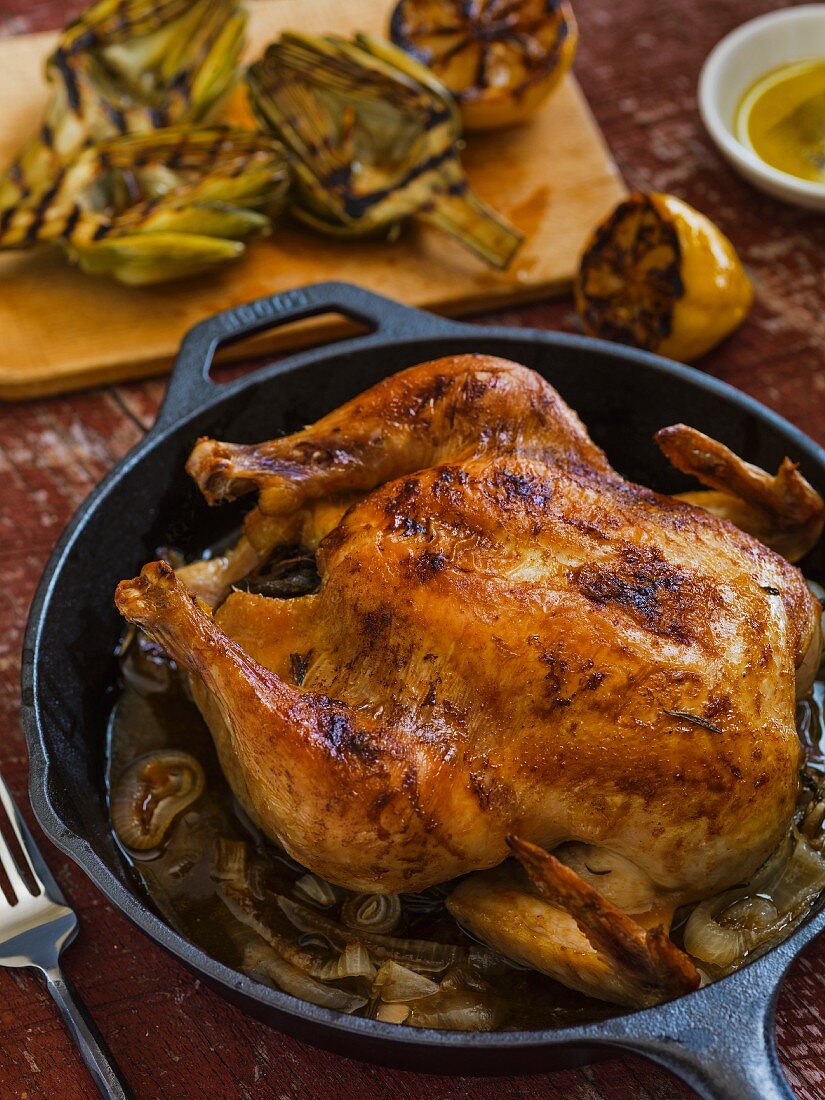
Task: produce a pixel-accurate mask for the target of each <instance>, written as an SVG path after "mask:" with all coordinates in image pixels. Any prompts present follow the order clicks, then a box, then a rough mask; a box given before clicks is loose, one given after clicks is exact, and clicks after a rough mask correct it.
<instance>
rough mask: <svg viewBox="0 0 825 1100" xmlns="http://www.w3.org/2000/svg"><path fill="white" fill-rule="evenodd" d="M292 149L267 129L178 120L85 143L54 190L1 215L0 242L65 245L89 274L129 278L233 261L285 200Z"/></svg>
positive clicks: (155, 277) (135, 281)
mask: <svg viewBox="0 0 825 1100" xmlns="http://www.w3.org/2000/svg"><path fill="white" fill-rule="evenodd" d="M288 188H289V166H288V162H287V156H286V151H285V150H284V148H283V146H282V145H281V144H280V142H278V141H276V140H275V139H274V138H272V137H271V136H269V135H266V134H259V133H256V132H254V131H252V130H241V129H235V128H232V127H227V126H220V127H212V128H192V127H188V126H172V127H167V128H166V129H163V130H158V131H155V132H152V133H144V134H127V135H124V136H122V137H118V138H113V139H110V140H109V141H105V142H101V143H100V144H98V145H95V146H92V147H90V148H89V149H86V150H84V151H83V152H82V153H80V154H78V156H77V157H76V158H75V159H74V160H73V161H72V162H71V163H70V164H69V165H68V166H66V167H65V168H64V169H62V170H61V171H60V173H59V175H58V177H57V178H56V180H55V182H54V184H53V185H52V187H51V188H50V189H49V190H48V191H46V192H44V193H43V194H41V195H37V196H31V197H30V198H29V200H28V201H25V202H21V203H18V204H16V205H15V206H10V207H8V208H7V209H6V211H5V212H4V213H3V214H2V215H0V248H6V249H10V248H12V249H13V248H26V247H28V246H30V245H33V244H36V243H38V242H42V241H53V242H55V243H57V244H60V245H62V246H63V247H64V248H65V249H66V251H67V252H68V254H69V256H70V257H71V258H72V259H73V260H75V261H76V262H77V263H78V264H79V265H80V267H81V268H82V269H83V270H84V271H87V272H89V273H90V274H105V275H112V276H114V278H116V279H118V280H119V281H120V282H123V283H129V284H132V285H142V284H147V283H157V282H163V281H166V280H169V279H177V278H181V277H183V276H185V275H193V274H197V273H199V272H202V271H206V270H207V269H209V268H211V267H214V266H215V265H216V264H220V263H223V262H225V261H227V260H232V259H235V258H237V257H238V256H240V255H241V254H242V253H243V251H244V243H243V242H244V241H245V240H246V239H247V238H249V237H251V236H254V235H257V234H261V233H265V232H267V231H268V230H269V227H270V221H269V219H270V217H271V216H274V215H276V214H278V213H279V212H280V211H281V210H282V209H283V207H284V205H285V203H286V196H287V191H288Z"/></svg>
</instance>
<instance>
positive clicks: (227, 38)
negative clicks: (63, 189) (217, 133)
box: [0, 0, 246, 210]
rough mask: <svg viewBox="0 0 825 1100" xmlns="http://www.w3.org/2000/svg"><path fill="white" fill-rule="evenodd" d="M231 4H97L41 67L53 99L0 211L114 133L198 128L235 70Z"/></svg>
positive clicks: (5, 188)
mask: <svg viewBox="0 0 825 1100" xmlns="http://www.w3.org/2000/svg"><path fill="white" fill-rule="evenodd" d="M245 26H246V15H245V13H244V11H243V10H242V8H241V5H240V3H239V2H238V0H99V2H98V3H96V4H93V5H92V7H91V8H89V9H88V11H86V12H84V13H83V14H82V15H81V16H80V17H79V18H78V19H76V20H75V21H74V22H73V23H70V24H69V25H68V26H67V27H66V29H65V30H64V31H63V33H62V35H61V36H60V40H59V42H58V44H57V48H56V49H55V50H54V52H53V53H52V54H51V56H50V57H49V58H48V60H47V62H46V78H47V80H48V82H49V84H50V85H51V89H52V98H51V102H50V104H49V107H48V109H47V113H46V118H45V120H44V123H43V126H42V128H41V130H40V133H39V135H38V136H37V137H36V138H34V139H33V140H32V141H30V142H29V143H28V144H27V145H26V146H25V147H24V148H23V149H22V151H21V152H20V154H19V155H18V157H17V160H16V161H15V162H14V163H13V164H12V165H11V167H10V168H9V169H8V170H7V171H6V173H5V175H4V176H0V210H2V209H3V208H4V207H7V206H10V205H11V204H13V203H16V202H18V201H19V200H20V199H23V198H25V197H26V196H28V195H32V194H36V193H38V192H44V191H47V190H48V189H49V188H50V187H51V185H52V183H53V181H54V177H55V174H56V172H57V171H58V169H59V167H60V165H61V164H64V163H65V162H66V161H68V160H70V159H71V158H72V157H73V156H74V155H75V153H77V152H79V150H80V149H81V148H82V147H83V146H85V145H88V144H90V143H92V142H99V141H103V140H105V139H107V138H110V137H114V136H116V135H117V134H125V133H134V132H136V131H143V130H154V129H158V128H160V127H163V126H171V125H175V124H178V123H200V122H204V121H206V120H207V119H208V117H209V115H210V113H211V112H212V110H213V108H214V107H215V106H216V105H217V104H218V102H219V101H220V100H222V99H223V97H224V96H225V94H226V93H227V92H228V91H229V89H230V87H231V85H232V83H233V81H234V80H235V77H236V74H237V71H238V62H239V59H240V53H241V49H242V47H243V39H244V28H245Z"/></svg>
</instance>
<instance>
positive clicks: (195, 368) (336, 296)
mask: <svg viewBox="0 0 825 1100" xmlns="http://www.w3.org/2000/svg"><path fill="white" fill-rule="evenodd" d="M323 313H342V314H343V315H344V316H345V317H349V318H350V319H351V320H353V321H359V322H361V323H362V324H365V325H368V326H369V328H370V332H369V333H368V334H367V335H366V336H363V335H362V336H356V337H353V339H352V340H349V341H346V342H344V343H345V346H347V347H348V348H352V347H356V346H357V347H363V346H365V345H366V344H368V343H369V342H370V341H371V340H374V339H375V338H376V336H378V335H380V336H382V337H383V336H388V335H389V336H397V337H404V336H413V335H415V336H424V335H427V336H430V335H438V334H440V333H443V332H445V331H446V330H449V329H451V328H454V325H453V324H452V323H451V322H450V321H446V320H443V319H442V318H440V317H435V316H434V315H433V314H430V313H424V312H422V311H421V310H417V309H413V308H411V307H410V306H404V305H401V304H400V303H398V302H394V301H393V300H392V299H391V298H384V297H382V296H381V295H380V294H373V293H372V292H371V291H368V290H363V289H362V288H361V287H358V286H354V285H353V284H352V283H343V282H327V283H315V284H314V285H312V286H305V287H299V288H297V289H295V290H287V291H284V292H283V293H281V294H273V295H271V296H269V297H267V298H258V299H257V300H256V301H254V302H249V303H247V304H246V305H241V306H235V307H234V308H233V309H227V310H224V312H222V313H216V314H215V316H214V317H210V318H208V319H207V320H206V321H201V322H200V324H197V325H195V327H194V328H192V329H190V330H189V332H188V333H187V334H186V336H185V337H184V339H183V342H182V343H181V346H180V350H179V352H178V357H177V360H176V361H175V365H174V367H173V369H172V375H171V377H170V379H169V385H168V386H167V389H166V397H165V398H164V401H163V404H162V406H161V408H160V412H159V413H158V416H157V419H156V421H155V426H154V428H153V431H155V430H157V429H158V428H163V427H165V426H167V425H168V424H171V423H173V422H174V421H176V420H178V419H179V418H180V417H182V416H184V415H186V414H188V413H191V412H194V411H196V410H197V409H199V408H200V407H201V406H202V405H205V404H206V403H207V402H208V401H210V400H212V399H213V398H214V397H215V395H216V393H217V392H218V387H217V386H216V385H215V383H214V382H212V381H211V379H210V377H209V371H210V368H211V366H212V360H213V359H214V357H215V353H216V352H217V350H218V348H219V347H221V346H223V345H225V344H231V343H234V342H235V341H237V340H241V339H243V338H244V337H247V336H254V335H256V334H257V333H261V332H265V331H267V330H269V329H274V328H278V327H279V326H281V325H285V324H289V323H290V322H292V321H300V320H302V319H304V318H305V317H316V316H318V315H320V314H323ZM339 346H340V345H339ZM301 354H302V355H304V354H306V353H301ZM309 354H312V353H309ZM315 354H318V349H315ZM282 362H283V361H282Z"/></svg>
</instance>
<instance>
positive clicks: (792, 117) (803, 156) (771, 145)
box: [735, 58, 825, 184]
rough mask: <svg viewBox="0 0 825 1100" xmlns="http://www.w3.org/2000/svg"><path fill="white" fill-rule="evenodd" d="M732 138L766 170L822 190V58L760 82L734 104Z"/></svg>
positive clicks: (824, 131)
mask: <svg viewBox="0 0 825 1100" xmlns="http://www.w3.org/2000/svg"><path fill="white" fill-rule="evenodd" d="M735 133H736V137H737V138H738V139H739V141H741V142H742V144H743V145H744V146H745V147H746V148H747V149H750V150H751V151H752V152H753V153H755V154H756V156H758V157H759V158H760V160H762V161H764V162H765V163H766V164H768V165H770V167H771V168H776V169H778V170H779V171H780V172H786V173H787V174H788V175H791V176H796V177H797V178H798V179H803V180H810V181H811V182H813V183H823V184H825V58H822V59H814V60H807V61H795V62H792V63H790V64H787V65H782V66H780V67H779V68H777V69H772V70H771V71H770V72H767V73H765V74H764V75H763V76H761V77H760V78H759V79H758V80H757V81H756V82H755V83H754V84H752V85H751V87H750V88H749V89H748V91H747V92H746V93H745V94H744V96H743V97H742V100H741V102H740V103H739V107H738V108H737V112H736V120H735Z"/></svg>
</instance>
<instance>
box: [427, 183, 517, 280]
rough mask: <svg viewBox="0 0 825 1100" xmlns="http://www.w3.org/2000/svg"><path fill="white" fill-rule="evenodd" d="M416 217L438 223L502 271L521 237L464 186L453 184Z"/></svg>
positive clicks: (441, 227)
mask: <svg viewBox="0 0 825 1100" xmlns="http://www.w3.org/2000/svg"><path fill="white" fill-rule="evenodd" d="M419 217H421V218H423V219H424V220H425V221H427V222H430V223H431V224H432V225H437V226H438V228H439V229H443V230H444V232H445V233H449V234H450V236H451V237H455V238H456V239H457V240H459V241H461V243H462V244H464V245H466V247H467V248H469V249H470V251H471V252H475V254H476V255H477V256H480V257H481V259H482V260H484V261H486V262H487V263H488V264H492V266H493V267H497V268H499V269H501V270H504V269H505V268H507V267H509V266H510V262H511V261H512V259H513V257H514V256H515V254H516V252H517V251H518V249H519V248H520V246H521V243H522V241H523V240H524V237H523V234H521V233H519V231H518V230H517V229H515V228H514V227H513V226H512V225H510V223H509V222H507V221H505V220H504V218H502V217H500V216H499V215H498V214H497V213H496V212H495V210H493V209H491V208H490V207H489V206H488V205H487V204H486V203H485V202H482V201H481V199H480V198H479V197H478V196H477V195H475V194H473V192H472V191H471V190H470V188H469V187H466V186H465V187H464V189H463V190H459V189H458V188H457V187H453V188H451V189H450V190H449V191H445V192H443V193H441V194H440V195H438V197H437V198H436V200H435V202H434V203H433V205H432V206H431V207H429V208H425V209H423V210H421V211H420V213H419Z"/></svg>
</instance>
